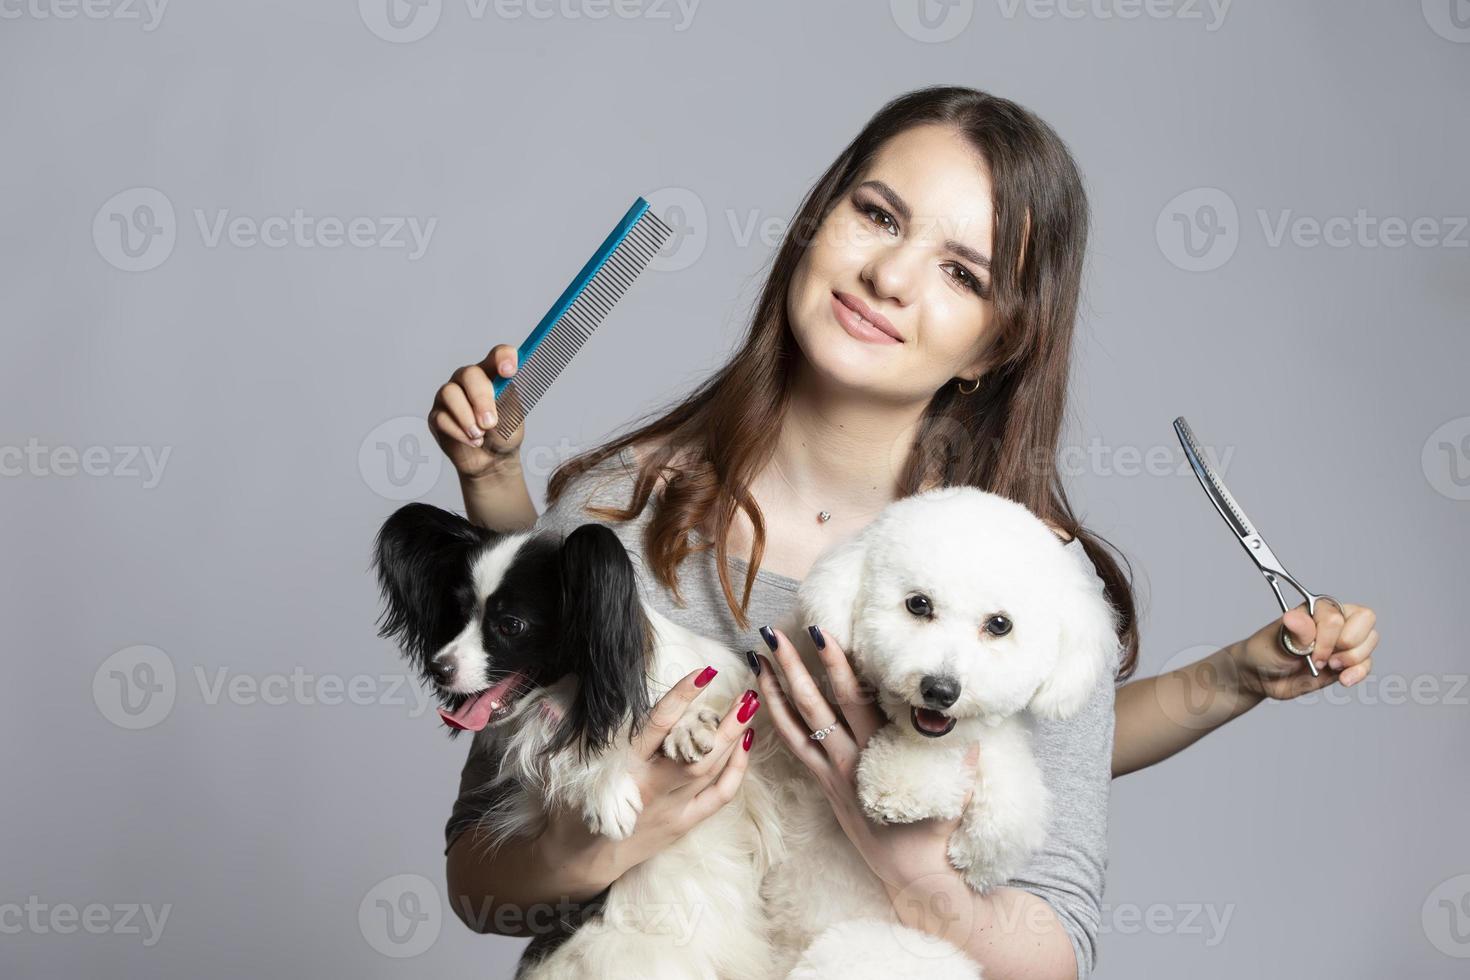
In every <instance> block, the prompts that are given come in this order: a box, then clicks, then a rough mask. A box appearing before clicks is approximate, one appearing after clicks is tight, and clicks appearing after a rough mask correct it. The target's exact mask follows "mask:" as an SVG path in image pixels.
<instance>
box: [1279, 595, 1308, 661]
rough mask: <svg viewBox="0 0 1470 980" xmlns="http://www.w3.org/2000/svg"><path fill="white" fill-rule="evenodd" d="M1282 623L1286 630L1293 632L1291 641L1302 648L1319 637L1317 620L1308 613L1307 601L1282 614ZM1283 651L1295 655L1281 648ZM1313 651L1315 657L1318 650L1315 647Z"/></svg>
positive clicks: (1287, 654) (1285, 653) (1288, 654)
mask: <svg viewBox="0 0 1470 980" xmlns="http://www.w3.org/2000/svg"><path fill="white" fill-rule="evenodd" d="M1281 623H1282V625H1283V626H1285V627H1286V631H1287V632H1288V633H1290V634H1291V641H1292V642H1293V643H1295V644H1296V645H1297V647H1298V648H1300V649H1302V650H1305V649H1306V648H1307V647H1308V646H1310V645H1311V644H1312V642H1313V641H1314V640H1316V639H1317V621H1316V620H1314V619H1313V618H1312V617H1311V615H1310V614H1308V613H1307V606H1306V603H1303V604H1301V605H1300V606H1297V607H1295V608H1293V609H1288V610H1287V611H1286V612H1285V613H1283V614H1282V616H1281ZM1278 649H1279V647H1278ZM1281 653H1282V654H1284V655H1286V656H1294V655H1293V654H1291V653H1290V652H1289V651H1287V650H1281ZM1312 653H1313V656H1314V657H1315V655H1316V650H1315V649H1314V650H1313V651H1312Z"/></svg>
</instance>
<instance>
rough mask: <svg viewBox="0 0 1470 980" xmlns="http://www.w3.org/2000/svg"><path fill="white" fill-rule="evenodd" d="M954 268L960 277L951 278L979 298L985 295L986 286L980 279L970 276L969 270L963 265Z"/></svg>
mask: <svg viewBox="0 0 1470 980" xmlns="http://www.w3.org/2000/svg"><path fill="white" fill-rule="evenodd" d="M954 268H955V271H956V272H958V273H959V275H958V276H951V277H950V278H952V279H954V280H955V281H956V282H958V283H959V284H960V285H961V286H964V287H965V288H966V289H968V290H970V291H971V292H972V293H975V294H976V295H977V296H984V295H985V286H984V284H983V283H981V282H980V280H979V279H976V278H975V277H974V276H972V275H970V270H969V269H966V268H965V267H964V266H962V265H957V266H955V267H954Z"/></svg>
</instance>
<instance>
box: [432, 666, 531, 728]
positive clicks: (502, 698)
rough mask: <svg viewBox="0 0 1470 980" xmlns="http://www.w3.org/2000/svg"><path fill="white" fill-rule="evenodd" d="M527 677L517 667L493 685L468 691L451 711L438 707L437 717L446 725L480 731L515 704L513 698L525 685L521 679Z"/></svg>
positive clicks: (516, 696)
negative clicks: (465, 696)
mask: <svg viewBox="0 0 1470 980" xmlns="http://www.w3.org/2000/svg"><path fill="white" fill-rule="evenodd" d="M527 680H528V678H527V675H525V674H523V673H521V672H519V671H517V672H516V673H514V674H511V675H510V676H509V677H506V678H503V679H502V680H500V681H499V682H498V683H496V684H495V685H494V686H493V687H488V688H486V689H485V690H483V691H480V692H479V693H477V694H471V695H470V696H469V697H467V698H466V699H465V702H464V704H462V705H460V706H459V708H458V709H457V710H455V711H453V712H450V711H445V710H444V709H443V708H440V709H439V717H440V718H442V719H444V724H446V725H448V726H449V727H450V728H458V729H459V730H460V731H467V732H478V731H481V730H482V729H484V727H485V726H486V725H488V724H490V722H491V720H492V719H496V718H502V717H504V716H505V715H506V714H508V713H509V712H510V710H511V709H512V708H513V707H515V704H516V701H517V699H518V698H519V697H520V695H521V694H522V693H523V691H524V690H525V688H526V687H527V686H528V685H527V684H526V683H525V682H526V681H527Z"/></svg>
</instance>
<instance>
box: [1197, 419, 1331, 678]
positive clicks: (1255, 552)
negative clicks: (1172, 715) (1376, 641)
mask: <svg viewBox="0 0 1470 980" xmlns="http://www.w3.org/2000/svg"><path fill="white" fill-rule="evenodd" d="M1174 432H1175V433H1176V434H1177V435H1178V436H1179V441H1180V442H1181V443H1183V445H1184V455H1185V456H1187V457H1188V458H1189V465H1190V466H1191V467H1193V468H1194V475H1195V476H1197V477H1199V483H1200V486H1202V487H1204V488H1205V493H1206V495H1208V496H1209V498H1210V502H1211V503H1213V504H1214V505H1215V509H1216V510H1218V511H1219V512H1220V516H1221V517H1223V518H1225V523H1226V524H1229V525H1230V529H1231V530H1232V531H1234V532H1235V536H1236V538H1237V539H1238V540H1239V541H1240V544H1241V546H1242V547H1243V548H1245V553H1246V554H1248V555H1250V556H1251V561H1253V562H1255V563H1256V567H1257V568H1259V569H1260V570H1261V574H1262V575H1264V576H1266V581H1267V582H1270V583H1271V591H1273V592H1275V593H1276V601H1277V602H1279V603H1281V611H1282V612H1283V613H1285V612H1286V611H1288V610H1289V609H1290V608H1291V607H1290V606H1288V605H1287V604H1286V596H1284V595H1282V594H1281V583H1282V582H1286V583H1287V584H1289V585H1290V586H1291V587H1292V588H1294V589H1296V590H1297V591H1298V592H1300V593H1301V594H1302V597H1303V598H1304V599H1306V600H1307V613H1308V614H1309V615H1312V616H1315V615H1316V614H1317V603H1318V602H1322V601H1325V602H1330V603H1332V604H1333V605H1334V606H1336V607H1337V608H1338V611H1340V612H1341V613H1342V614H1343V615H1344V616H1346V615H1347V610H1346V609H1343V608H1342V603H1340V602H1338V601H1337V600H1336V599H1334V598H1332V596H1330V595H1315V594H1313V593H1311V592H1308V591H1307V589H1306V588H1305V587H1304V586H1303V585H1302V584H1301V583H1300V582H1298V581H1297V580H1296V578H1295V577H1294V576H1293V575H1292V574H1291V573H1290V572H1288V571H1287V570H1286V569H1285V568H1283V567H1281V560H1280V559H1279V558H1277V557H1276V555H1275V554H1274V553H1273V552H1272V551H1271V546H1270V545H1268V544H1266V541H1265V539H1264V538H1262V537H1261V535H1260V532H1258V531H1257V530H1256V529H1255V525H1253V524H1252V523H1251V522H1250V519H1249V518H1248V517H1246V516H1245V511H1243V510H1241V509H1240V505H1239V504H1237V503H1236V502H1235V498H1234V497H1232V496H1231V495H1230V491H1229V490H1227V489H1226V488H1225V481H1224V480H1221V479H1220V476H1219V474H1218V473H1216V472H1215V471H1214V469H1213V468H1211V466H1210V464H1209V463H1207V462H1205V459H1204V456H1203V455H1202V454H1201V453H1200V451H1199V444H1198V443H1196V442H1195V440H1194V433H1193V432H1192V431H1190V428H1189V423H1188V422H1186V421H1184V416H1182V415H1181V416H1179V417H1178V418H1177V419H1175V420H1174ZM1281 645H1282V647H1283V648H1284V649H1285V650H1286V651H1287V652H1288V653H1291V654H1294V655H1295V656H1298V657H1306V658H1307V666H1308V667H1309V668H1311V671H1312V676H1313V677H1316V676H1317V665H1316V664H1315V663H1313V662H1312V650H1313V648H1314V647H1316V645H1317V641H1315V640H1313V641H1312V642H1311V644H1309V645H1308V646H1307V648H1306V649H1305V650H1299V649H1297V647H1296V645H1295V644H1293V643H1292V642H1291V635H1290V634H1289V633H1287V631H1286V624H1285V623H1283V624H1282V625H1281Z"/></svg>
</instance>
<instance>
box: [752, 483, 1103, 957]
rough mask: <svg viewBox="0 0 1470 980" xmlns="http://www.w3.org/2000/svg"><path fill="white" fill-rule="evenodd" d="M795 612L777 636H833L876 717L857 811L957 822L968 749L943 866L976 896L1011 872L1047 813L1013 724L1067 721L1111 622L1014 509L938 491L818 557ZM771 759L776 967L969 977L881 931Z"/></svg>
mask: <svg viewBox="0 0 1470 980" xmlns="http://www.w3.org/2000/svg"><path fill="white" fill-rule="evenodd" d="M797 605H798V607H799V613H800V617H801V618H800V623H799V624H795V627H794V628H793V629H786V630H784V632H786V634H787V635H788V636H797V635H800V634H804V633H805V632H806V631H805V630H804V629H803V628H802V625H804V624H809V623H812V624H817V625H818V626H820V627H821V628H822V629H823V630H824V631H825V632H826V633H828V634H829V635H831V636H832V637H834V638H835V639H836V641H837V643H838V644H839V645H840V646H841V647H842V649H843V650H845V651H846V652H847V654H848V657H849V659H850V661H851V663H852V666H853V669H854V671H855V672H856V674H857V675H858V677H859V678H860V679H862V680H864V681H866V682H867V683H868V684H869V685H870V686H871V687H872V688H873V689H875V691H876V695H877V703H878V705H879V706H880V708H881V709H882V711H883V713H884V715H885V716H886V717H887V718H888V719H889V724H888V725H886V726H885V727H884V728H882V729H880V730H879V731H878V732H877V733H875V734H874V735H873V737H872V738H871V739H869V741H868V743H867V745H866V746H865V747H864V750H863V753H862V756H861V758H860V761H859V763H858V769H857V784H858V795H859V798H860V800H861V802H862V805H863V807H864V809H865V810H866V812H867V813H868V815H869V816H870V817H871V818H872V819H873V820H874V821H877V822H886V823H906V822H912V821H917V820H924V819H928V818H931V817H940V818H950V819H952V818H954V817H957V816H961V809H962V805H963V802H964V799H965V796H966V794H968V793H969V792H970V790H971V788H972V786H971V783H970V782H969V780H967V779H965V778H964V774H965V771H966V770H965V765H964V761H963V760H964V757H965V754H966V752H967V751H968V749H969V748H970V747H971V746H972V745H973V744H975V743H977V742H978V743H979V744H980V763H979V770H978V773H977V777H976V779H975V781H974V783H973V789H974V796H973V798H972V799H971V801H970V803H969V806H968V807H964V808H963V819H962V821H961V823H960V826H959V829H958V830H956V831H955V832H954V834H953V835H952V836H951V837H950V841H949V849H948V852H949V858H950V862H951V863H952V864H953V866H954V867H955V868H956V869H957V870H959V871H960V872H962V873H963V875H964V877H965V879H966V881H967V882H968V883H969V884H970V886H971V887H972V888H974V889H975V890H977V891H981V892H983V891H987V890H989V889H990V888H993V887H994V886H995V885H998V884H1001V883H1003V882H1005V881H1007V880H1009V879H1010V878H1011V877H1012V876H1014V875H1015V874H1016V873H1017V872H1019V871H1020V870H1021V869H1022V868H1023V867H1024V865H1025V863H1026V861H1027V859H1028V858H1029V857H1030V856H1031V855H1032V854H1033V853H1034V851H1035V850H1036V849H1037V848H1039V847H1040V846H1041V845H1042V844H1043V842H1044V841H1045V839H1046V832H1047V824H1048V813H1049V807H1050V799H1049V795H1048V791H1047V788H1046V786H1045V784H1044V783H1043V781H1042V776H1041V771H1040V769H1039V768H1038V766H1037V763H1036V760H1035V758H1034V757H1033V756H1032V753H1031V748H1030V722H1029V719H1028V717H1027V715H1028V713H1029V714H1030V715H1032V716H1038V717H1044V718H1049V719H1062V718H1067V717H1069V716H1071V715H1073V714H1075V713H1076V712H1078V711H1079V710H1081V708H1082V707H1083V705H1084V704H1085V703H1086V702H1087V700H1088V698H1089V696H1090V695H1091V693H1092V691H1093V690H1094V689H1095V688H1096V687H1097V685H1098V684H1099V683H1100V682H1101V680H1102V678H1103V676H1104V674H1105V673H1106V672H1108V671H1111V670H1116V667H1117V658H1118V653H1119V641H1118V637H1117V619H1116V612H1115V610H1114V609H1113V607H1112V606H1111V605H1110V604H1109V603H1108V602H1107V600H1106V598H1105V597H1104V596H1103V594H1102V591H1101V589H1100V588H1099V587H1098V586H1097V584H1096V580H1095V578H1094V577H1093V576H1091V575H1090V574H1089V572H1088V570H1087V569H1086V568H1084V567H1083V565H1082V563H1081V562H1079V561H1078V560H1077V558H1076V556H1075V555H1073V554H1069V553H1068V552H1067V551H1066V550H1065V546H1064V545H1063V544H1062V542H1061V541H1060V539H1058V537H1057V536H1056V535H1055V534H1054V533H1053V532H1052V531H1051V529H1050V528H1048V527H1047V526H1046V524H1045V523H1044V522H1043V521H1041V520H1040V519H1038V518H1037V517H1036V516H1035V515H1034V514H1032V513H1031V512H1030V511H1029V510H1028V509H1027V508H1025V507H1024V506H1022V505H1021V504H1018V503H1016V502H1014V501H1012V500H1009V499H1006V498H1004V497H1001V496H998V495H996V494H992V493H987V492H985V491H982V490H979V489H977V488H974V487H940V488H936V489H933V490H929V491H925V492H922V493H918V494H915V495H913V496H910V497H906V498H904V499H902V500H899V501H896V502H894V503H893V504H890V505H889V506H888V507H886V508H884V510H883V511H882V512H881V513H880V514H879V515H878V517H877V518H876V519H875V520H874V521H873V522H872V523H871V524H870V525H869V526H868V527H866V528H864V529H863V530H862V531H860V532H859V533H858V534H857V535H855V536H854V537H853V538H851V539H849V540H847V541H845V542H843V543H841V544H839V545H837V546H836V547H834V548H833V549H831V550H830V551H828V552H827V553H826V554H824V555H823V556H822V557H821V558H819V559H818V561H817V562H816V564H815V565H814V566H813V567H812V570H811V571H810V572H809V573H808V575H807V577H806V579H805V580H804V581H803V582H802V584H801V586H800V588H799V591H798V603H797ZM803 656H804V657H805V658H806V659H807V661H808V665H809V669H810V670H811V673H812V677H813V678H814V679H821V678H823V677H825V670H824V669H823V668H822V667H821V665H820V663H819V662H816V663H813V662H812V661H813V654H812V653H810V652H808V651H807V650H805V649H803ZM778 758H779V759H780V760H781V761H780V765H781V766H782V768H784V769H785V770H786V772H785V775H784V776H783V777H782V788H781V791H780V792H781V793H782V796H783V804H782V810H783V813H782V824H783V828H784V829H785V838H786V840H785V843H786V845H787V847H786V858H785V859H784V860H783V862H782V863H781V864H780V865H779V866H777V867H775V868H773V869H772V870H771V871H770V872H769V873H768V875H767V877H766V879H765V881H764V883H763V885H762V890H763V894H764V897H765V899H766V902H767V907H768V911H769V912H770V913H771V915H772V918H773V920H774V921H775V922H776V923H777V925H776V935H775V937H774V942H775V946H776V948H777V950H778V956H779V957H784V958H785V963H790V962H791V961H792V960H795V959H797V957H798V956H799V961H798V962H796V963H795V965H794V969H792V970H791V971H790V973H789V976H790V977H792V978H818V977H823V978H825V977H837V976H842V977H854V978H855V977H867V976H873V977H892V976H908V975H910V974H911V973H913V972H914V971H915V970H919V969H922V970H923V972H924V975H925V977H926V980H948V978H951V977H954V978H962V977H963V978H978V977H979V976H980V968H979V966H978V965H977V964H976V963H975V962H974V961H973V960H971V959H969V958H968V957H967V956H965V955H964V954H963V953H962V952H961V951H960V950H958V949H957V948H956V947H954V946H953V945H951V944H949V943H947V942H945V941H943V940H941V939H938V938H936V937H933V936H928V935H925V934H922V933H919V932H917V931H915V930H911V929H907V928H905V927H903V926H901V925H900V924H899V923H898V920H897V917H896V915H895V914H894V912H893V908H892V905H891V903H890V901H889V899H888V896H887V894H886V892H885V891H884V890H883V888H882V884H881V882H878V881H877V880H876V879H875V878H874V877H873V875H872V873H871V871H870V870H869V869H868V867H867V865H866V864H865V863H864V862H863V860H862V858H861V856H860V855H858V854H857V852H856V851H855V849H854V848H853V847H852V845H851V844H850V842H849V841H848V839H847V838H846V836H845V835H844V833H843V832H842V829H841V827H840V826H839V825H838V824H837V822H836V820H835V818H834V816H833V813H832V808H831V806H830V805H829V804H828V803H827V801H826V800H825V799H824V798H823V797H822V795H821V792H820V790H819V789H817V788H816V787H815V786H814V785H813V783H814V781H813V780H812V779H811V777H810V774H809V773H807V772H806V771H805V768H804V766H802V764H801V763H800V762H799V761H797V760H795V759H794V758H793V757H792V756H790V754H789V753H782V754H781V755H780V756H778ZM785 968H786V967H785V965H784V964H783V965H782V966H781V967H780V969H782V970H784V969H785ZM775 975H777V976H779V975H781V973H780V972H778V973H777V974H775Z"/></svg>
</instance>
